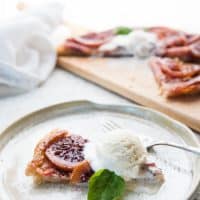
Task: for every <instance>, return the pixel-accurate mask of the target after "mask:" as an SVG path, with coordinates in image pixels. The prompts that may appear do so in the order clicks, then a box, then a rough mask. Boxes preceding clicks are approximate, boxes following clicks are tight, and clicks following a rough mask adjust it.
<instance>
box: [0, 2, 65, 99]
mask: <svg viewBox="0 0 200 200" xmlns="http://www.w3.org/2000/svg"><path fill="white" fill-rule="evenodd" d="M61 19H62V5H60V4H58V3H49V4H44V5H42V6H40V7H34V8H27V9H25V10H24V11H21V12H20V13H19V14H18V15H17V16H16V17H15V18H14V19H12V20H10V21H9V22H6V23H5V24H1V25H0V96H7V95H11V94H17V93H22V92H25V91H28V90H31V89H33V88H35V87H37V86H38V85H40V84H41V83H42V82H44V81H45V80H46V79H47V77H48V76H49V74H50V73H51V72H52V70H53V69H54V67H55V63H56V50H55V47H54V45H53V41H52V40H51V34H52V33H53V31H54V30H55V28H56V27H57V26H58V25H59V24H60V23H61V21H62V20H61Z"/></svg>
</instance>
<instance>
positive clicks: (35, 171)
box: [26, 130, 93, 184]
mask: <svg viewBox="0 0 200 200" xmlns="http://www.w3.org/2000/svg"><path fill="white" fill-rule="evenodd" d="M86 142H87V140H85V139H84V138H82V137H81V136H77V135H73V134H70V133H69V132H67V131H65V130H53V131H52V132H50V133H49V134H48V135H46V136H45V137H44V138H43V139H42V140H40V142H39V143H38V144H37V146H36V147H35V150H34V155H33V159H32V161H31V162H30V163H29V164H28V166H27V168H26V175H27V176H33V177H34V181H35V182H36V183H37V184H40V183H42V182H66V183H72V184H76V183H82V182H86V181H87V180H88V178H89V177H90V176H91V174H92V173H93V171H92V169H91V167H90V165H89V163H88V161H86V160H85V159H84V156H83V147H84V144H85V143H86Z"/></svg>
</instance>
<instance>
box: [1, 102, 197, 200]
mask: <svg viewBox="0 0 200 200" xmlns="http://www.w3.org/2000/svg"><path fill="white" fill-rule="evenodd" d="M71 108H73V109H74V108H76V110H77V112H79V111H81V110H80V109H86V108H87V109H97V110H107V111H114V112H116V111H118V112H122V113H126V114H130V115H134V116H136V117H139V118H142V119H145V120H149V121H151V122H153V123H157V124H159V125H162V126H167V127H168V128H170V129H173V130H174V131H175V132H176V134H178V135H179V136H181V137H182V138H183V140H184V141H185V142H186V143H187V144H189V145H192V146H194V147H199V148H200V143H199V141H198V139H197V137H196V136H195V134H194V133H193V132H192V131H191V130H190V129H189V128H188V127H187V126H186V125H184V124H182V123H180V122H178V121H176V120H174V119H172V118H170V117H168V116H167V115H165V114H163V113H161V112H158V111H155V110H153V109H150V108H146V107H143V106H138V105H131V106H127V105H108V104H98V103H94V102H90V101H85V100H80V101H70V102H62V103H58V104H54V105H50V106H47V107H44V108H40V109H38V110H36V111H33V112H31V113H29V114H27V115H25V116H23V117H21V118H19V119H18V120H16V121H15V122H13V123H11V124H10V125H9V126H8V127H7V128H5V129H4V130H3V131H1V132H0V151H1V149H3V147H4V145H6V143H7V142H8V141H9V139H10V138H11V137H12V135H11V136H10V137H9V136H7V134H8V133H9V132H11V133H12V132H14V131H13V130H15V131H16V130H17V128H18V127H19V125H20V124H26V123H28V122H29V123H30V122H31V121H32V118H37V116H40V115H45V114H48V113H51V112H53V111H55V110H63V109H65V110H66V109H71ZM44 121H45V120H44ZM6 133H7V134H6ZM198 169H200V158H198V157H197V158H196V159H195V164H194V166H193V170H194V172H195V173H194V176H193V181H192V185H191V188H190V189H191V190H190V192H189V194H187V196H186V197H185V198H186V199H193V198H194V196H195V194H196V191H197V189H198V186H199V185H200V173H197V172H198Z"/></svg>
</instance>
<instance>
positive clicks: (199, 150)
mask: <svg viewBox="0 0 200 200" xmlns="http://www.w3.org/2000/svg"><path fill="white" fill-rule="evenodd" d="M161 145H162V146H163V145H164V146H170V147H174V148H177V149H182V150H185V151H188V152H191V153H194V154H196V155H199V156H200V148H197V147H191V146H186V145H180V144H175V143H167V142H157V143H154V144H151V145H149V146H148V147H147V150H150V149H151V148H153V147H155V146H161Z"/></svg>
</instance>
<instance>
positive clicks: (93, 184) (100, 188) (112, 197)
mask: <svg viewBox="0 0 200 200" xmlns="http://www.w3.org/2000/svg"><path fill="white" fill-rule="evenodd" d="M124 191H125V181H124V179H123V178H122V177H120V176H118V175H116V174H115V173H114V172H111V171H109V170H107V169H102V170H99V171H97V172H96V173H95V174H93V176H92V177H91V178H90V180H89V191H88V200H119V199H120V198H121V197H122V196H123V194H124Z"/></svg>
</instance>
